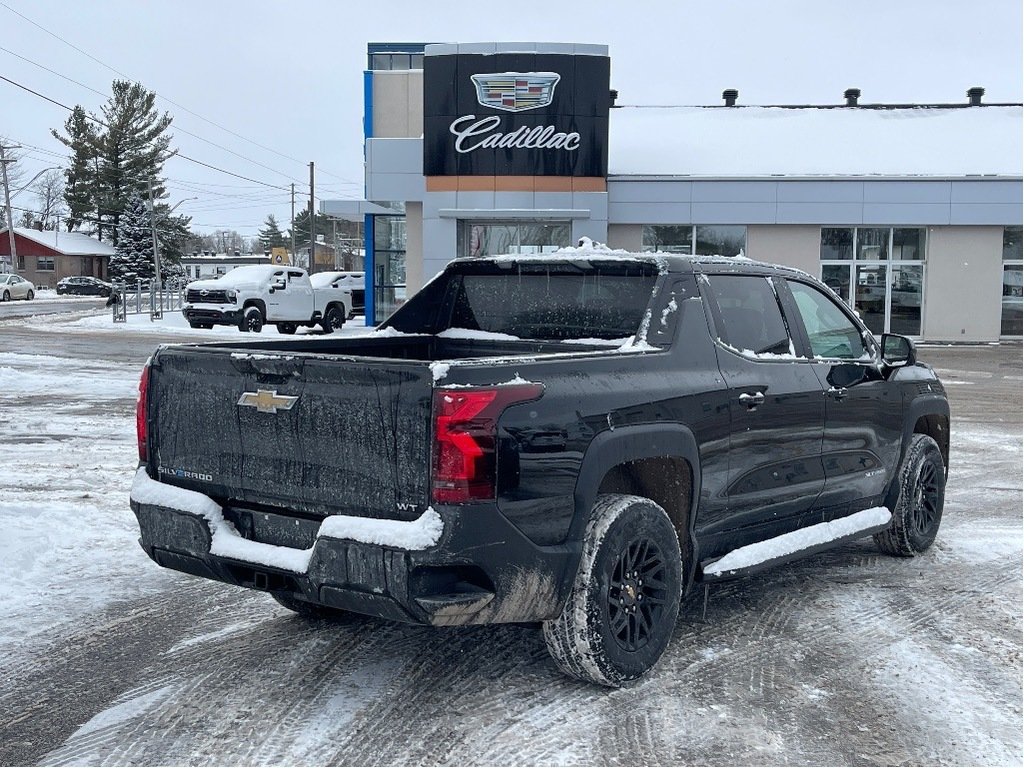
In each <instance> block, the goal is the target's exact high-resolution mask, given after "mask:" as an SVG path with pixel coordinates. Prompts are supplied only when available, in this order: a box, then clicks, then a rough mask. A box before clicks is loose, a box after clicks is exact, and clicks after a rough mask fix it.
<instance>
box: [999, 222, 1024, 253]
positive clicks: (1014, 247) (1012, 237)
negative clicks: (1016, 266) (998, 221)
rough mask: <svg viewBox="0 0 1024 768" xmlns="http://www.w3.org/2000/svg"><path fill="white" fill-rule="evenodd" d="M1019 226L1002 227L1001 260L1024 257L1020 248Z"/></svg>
mask: <svg viewBox="0 0 1024 768" xmlns="http://www.w3.org/2000/svg"><path fill="white" fill-rule="evenodd" d="M1021 229H1022V228H1021V227H1003V261H1020V260H1021V259H1024V252H1022V250H1021Z"/></svg>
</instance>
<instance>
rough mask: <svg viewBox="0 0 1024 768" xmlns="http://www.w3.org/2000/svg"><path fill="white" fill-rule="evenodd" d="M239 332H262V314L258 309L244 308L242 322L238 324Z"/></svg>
mask: <svg viewBox="0 0 1024 768" xmlns="http://www.w3.org/2000/svg"><path fill="white" fill-rule="evenodd" d="M238 330H240V331H252V332H253V333H259V332H260V331H262V330H263V312H262V311H261V310H260V308H259V307H246V308H245V312H244V313H243V314H242V321H241V322H240V323H239V324H238Z"/></svg>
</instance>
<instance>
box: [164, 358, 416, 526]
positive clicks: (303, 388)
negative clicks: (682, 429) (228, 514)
mask: <svg viewBox="0 0 1024 768" xmlns="http://www.w3.org/2000/svg"><path fill="white" fill-rule="evenodd" d="M151 376H152V377H151V380H150V398H151V400H150V413H151V414H152V415H153V418H154V419H155V421H154V422H153V435H152V436H151V438H150V439H151V456H152V463H153V465H154V468H155V469H157V472H158V474H159V477H160V479H161V480H162V481H164V482H170V483H173V484H174V485H179V486H181V487H186V488H190V489H192V490H196V491H199V492H201V493H205V494H207V495H209V496H212V497H214V498H215V499H217V500H218V501H219V502H221V503H242V504H244V503H259V504H261V505H271V506H273V507H280V508H283V509H286V510H290V511H294V512H298V513H304V514H306V515H312V516H323V515H328V514H334V513H345V514H357V515H366V516H370V517H380V518H393V519H413V518H415V517H417V516H418V515H419V514H420V513H421V512H422V511H423V509H425V508H426V505H427V504H428V501H429V470H430V407H431V381H432V378H431V373H430V370H429V368H428V367H427V364H426V363H423V362H415V361H403V360H380V359H376V360H373V359H355V360H353V359H351V358H348V359H346V358H338V357H335V358H330V357H325V356H313V355H306V354H279V355H278V354H272V355H266V354H250V353H244V352H238V353H232V354H227V353H226V352H225V350H223V349H217V350H204V349H202V348H201V347H193V348H188V347H172V348H165V349H163V350H161V351H160V352H159V353H158V354H157V355H156V357H155V359H154V362H153V368H152V374H151ZM246 393H249V394H246ZM243 396H244V397H243ZM290 398H296V399H294V400H293V401H292V400H290ZM240 401H241V402H240ZM275 410H276V412H275Z"/></svg>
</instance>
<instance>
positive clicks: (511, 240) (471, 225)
mask: <svg viewBox="0 0 1024 768" xmlns="http://www.w3.org/2000/svg"><path fill="white" fill-rule="evenodd" d="M458 242H459V244H458V256H459V258H466V257H469V256H501V255H502V254H506V253H551V252H552V251H557V250H558V249H559V248H566V247H568V246H570V245H572V226H571V225H570V224H569V222H567V221H529V220H527V221H479V222H478V221H460V222H459V224H458Z"/></svg>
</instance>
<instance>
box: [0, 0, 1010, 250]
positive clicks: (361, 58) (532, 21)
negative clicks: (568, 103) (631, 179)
mask: <svg viewBox="0 0 1024 768" xmlns="http://www.w3.org/2000/svg"><path fill="white" fill-rule="evenodd" d="M12 9H13V11H17V12H18V13H20V14H23V15H24V16H25V17H28V19H31V20H32V21H34V22H36V23H37V24H38V25H40V26H41V27H44V28H45V29H46V30H48V31H49V32H50V33H52V35H51V34H48V33H47V32H46V31H43V30H41V29H39V28H38V27H36V26H33V24H32V23H30V22H29V21H26V20H25V19H24V18H21V17H20V16H18V15H17V14H16V13H14V12H12ZM1021 25H1022V19H1021V2H1020V0H974V1H973V2H967V1H966V0H963V1H961V2H953V1H952V0H847V1H846V2H842V3H840V2H828V1H826V0H772V2H761V1H757V2H756V1H755V0H749V1H747V2H740V1H738V0H702V1H701V2H682V1H678V2H640V1H639V0H633V1H632V2H629V3H622V2H614V3H610V2H599V1H598V0H588V1H585V2H577V1H576V0H562V2H552V1H551V0H546V1H544V2H537V1H535V0H514V1H513V2H506V3H502V4H500V5H499V4H496V3H488V2H480V0H473V1H471V2H448V3H441V2H423V1H421V2H413V1H411V0H401V1H398V0H378V1H377V2H359V3H355V2H348V3H342V2H326V0H324V1H322V2H312V1H310V0H300V1H296V0H292V1H291V2H268V1H267V0H205V2H197V1H196V0H147V1H146V2H139V0H94V1H92V2H77V1H72V0H63V2H60V1H58V0H0V32H2V34H0V46H2V48H4V49H6V50H0V74H2V75H3V76H4V77H7V78H9V79H11V80H15V81H17V82H19V83H22V84H23V85H26V86H28V87H30V88H32V89H33V90H36V91H38V92H39V93H41V94H44V95H46V96H48V97H50V98H52V99H54V100H56V101H59V102H62V103H64V104H68V105H74V104H82V105H83V106H84V107H86V108H87V109H89V110H91V111H96V112H98V111H99V107H100V105H101V104H102V102H103V98H102V97H100V96H99V95H97V94H96V93H93V92H92V91H90V90H87V89H86V88H83V87H81V86H79V85H76V84H73V83H71V82H68V81H67V80H65V79H62V78H61V77H60V76H58V75H56V74H52V73H50V72H47V71H45V70H43V69H41V68H39V66H36V65H34V64H32V63H29V62H27V61H25V60H23V59H21V58H18V57H19V56H20V57H24V58H25V59H30V60H32V61H33V62H36V64H38V65H42V66H44V67H46V68H48V69H50V70H53V71H54V72H57V73H60V74H61V75H64V76H66V77H70V78H73V79H74V80H77V81H79V82H80V83H82V84H84V85H86V86H88V87H89V88H92V89H95V90H97V91H101V92H104V93H107V92H109V89H110V82H111V80H112V79H114V78H115V77H118V75H117V74H115V72H114V71H113V70H117V71H119V72H121V73H124V74H126V75H128V76H130V77H131V78H132V79H136V80H139V81H141V82H142V83H143V84H144V85H145V86H146V87H148V88H150V89H151V90H155V91H156V92H157V93H158V94H159V95H160V96H162V97H165V98H166V99H169V100H171V101H173V102H176V104H177V105H179V106H176V105H175V104H171V103H169V102H168V101H162V102H160V103H161V106H162V108H163V109H166V110H168V111H169V112H170V113H171V114H172V115H173V117H174V125H173V126H172V129H173V128H177V129H179V130H176V131H174V133H175V139H174V144H173V146H176V147H178V148H179V149H180V150H181V152H183V153H184V154H187V155H189V156H191V157H193V158H196V159H198V160H202V161H204V162H206V163H209V164H210V165H215V166H218V167H220V168H223V169H226V170H229V171H232V172H234V173H237V174H240V175H242V176H247V177H250V178H251V179H254V180H256V181H259V182H264V183H266V184H270V185H273V186H280V187H283V188H287V187H288V185H289V183H290V182H295V183H296V188H297V189H298V190H300V191H301V193H302V196H301V197H299V196H297V198H296V200H297V203H296V205H297V207H301V206H303V205H305V204H306V201H307V199H308V198H307V194H308V169H307V167H306V163H308V162H309V161H310V160H314V161H315V162H316V166H317V197H318V198H321V199H330V198H338V197H359V196H361V192H362V173H363V166H362V105H363V100H362V99H363V97H362V71H363V69H364V68H365V66H366V44H367V42H370V41H372V42H397V41H424V42H481V41H484V42H492V41H524V40H525V41H535V40H536V41H557V42H583V43H601V44H607V45H608V46H609V47H610V53H611V57H612V87H613V88H617V89H618V91H619V94H620V96H619V103H620V104H715V103H720V96H721V92H722V90H723V89H724V88H737V89H739V92H740V99H739V100H740V103H744V104H771V103H775V104H777V103H787V104H792V103H836V102H839V101H841V100H842V93H843V91H844V90H845V89H846V88H849V87H859V88H860V89H861V90H862V91H863V97H862V101H864V102H874V101H879V102H959V101H962V100H965V99H966V96H965V91H966V90H967V88H968V87H970V86H974V85H981V86H984V87H985V89H986V96H985V100H986V101H1012V102H1019V101H1021V98H1022V97H1021V91H1022V75H1021V72H1022V54H1021ZM53 35H57V36H59V37H60V38H63V39H64V40H65V41H67V43H70V44H71V45H73V46H75V47H77V48H79V49H81V50H82V51H84V52H85V53H82V52H80V51H77V50H75V49H74V48H72V47H70V46H69V45H67V44H66V43H64V42H61V40H59V39H57V37H54V36H53ZM86 54H88V55H86ZM90 56H91V57H93V58H90ZM94 59H95V60H94ZM186 109H187V110H191V112H193V113H195V114H194V115H193V114H189V112H187V111H186ZM197 115H198V116H201V117H198V116H197ZM66 118H67V112H66V111H65V110H63V109H61V108H60V107H57V106H55V105H53V104H50V103H48V102H46V101H44V100H42V99H40V98H39V97H37V96H33V95H31V94H29V93H26V92H25V91H23V90H20V89H18V88H16V87H15V86H12V85H10V84H8V83H6V82H3V81H0V135H6V136H7V137H8V138H9V139H13V140H14V141H15V142H17V143H21V144H23V145H24V147H25V149H24V150H23V151H24V152H25V158H24V161H23V163H24V166H25V171H26V172H27V173H28V175H29V176H30V175H31V174H34V173H35V172H36V171H38V170H41V169H43V168H46V167H47V166H51V165H57V164H61V163H62V162H65V160H64V159H63V158H64V157H65V156H66V152H65V151H64V150H63V147H62V146H61V145H60V144H59V143H58V142H57V141H55V140H54V139H53V138H52V137H51V136H50V129H51V128H56V127H61V126H62V125H63V123H64V121H65V119H66ZM201 118H205V119H206V120H208V121H212V122H213V123H217V124H218V125H220V126H223V128H226V129H229V130H230V131H232V132H233V133H234V134H238V135H237V136H236V135H232V133H228V132H226V131H224V130H221V129H220V128H218V127H215V126H214V125H212V124H211V123H210V122H205V121H204V120H203V119H201ZM183 131H189V132H190V133H193V134H196V135H197V136H199V137H202V139H206V140H207V141H209V142H213V143H214V144H217V145H220V146H219V147H215V146H211V144H209V143H204V142H203V141H202V140H200V139H198V138H195V137H193V136H190V135H186V134H185V133H184V132H183ZM240 137H244V138H240ZM247 140H248V141H247ZM252 142H255V144H254V143H252ZM256 144H259V145H262V146H263V147H265V148H267V149H264V148H261V147H259V146H256ZM33 147H37V148H39V149H38V150H37V149H33ZM40 150H44V151H40ZM46 152H58V153H60V155H61V157H56V156H54V155H52V154H47V153H46ZM232 153H236V154H232ZM278 153H279V154H278ZM239 155H241V156H244V158H248V159H243V157H239ZM165 170H166V175H167V176H168V178H169V189H170V192H171V197H170V200H169V202H170V203H172V204H173V203H175V202H178V201H180V200H183V199H184V198H189V197H198V198H199V199H198V200H189V201H187V202H184V203H183V204H182V205H181V207H180V208H179V209H178V210H179V212H186V213H189V214H190V215H192V217H193V226H194V227H195V228H196V229H198V230H200V231H204V232H209V231H213V230H215V229H219V228H228V229H236V230H238V231H239V232H240V233H242V234H243V235H245V236H252V235H254V234H255V233H256V231H257V230H258V229H259V228H260V226H261V223H262V222H263V220H264V219H265V217H266V215H267V214H268V213H271V212H272V213H274V214H275V215H277V217H278V220H279V221H280V222H281V223H282V227H285V226H287V221H288V218H289V202H288V201H289V194H288V192H287V191H286V189H272V188H269V187H266V186H259V185H256V184H253V183H252V182H249V181H244V180H242V179H238V178H233V177H231V176H228V175H225V174H222V173H218V172H216V171H212V170H207V169H204V168H201V167H199V166H196V165H194V164H191V163H188V162H186V161H184V160H181V159H177V158H176V159H172V160H171V161H169V162H168V163H167V166H166V169H165ZM30 201H31V197H30V195H29V193H28V192H25V193H23V194H22V195H20V196H19V197H18V198H17V199H16V201H15V203H16V204H25V203H27V202H30Z"/></svg>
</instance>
